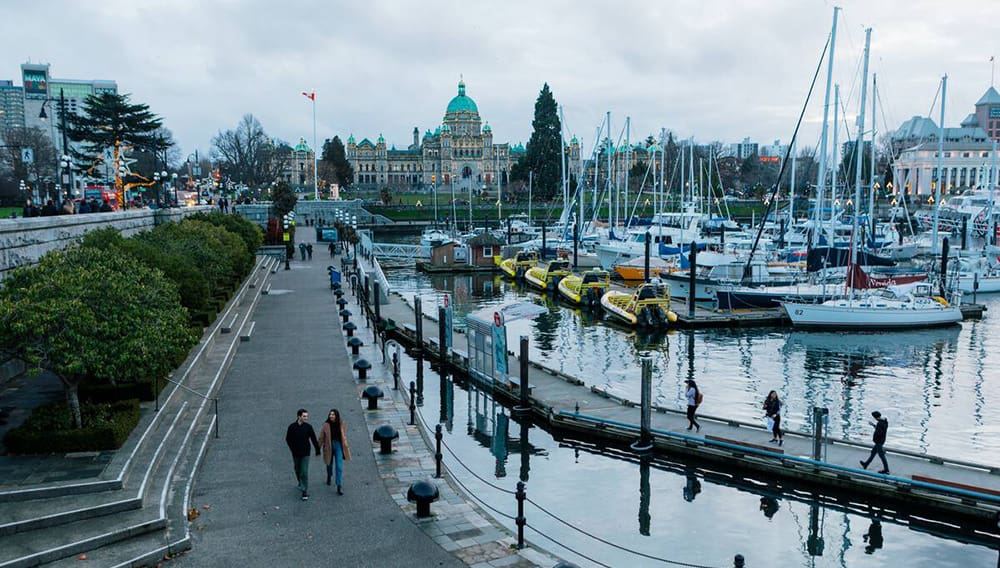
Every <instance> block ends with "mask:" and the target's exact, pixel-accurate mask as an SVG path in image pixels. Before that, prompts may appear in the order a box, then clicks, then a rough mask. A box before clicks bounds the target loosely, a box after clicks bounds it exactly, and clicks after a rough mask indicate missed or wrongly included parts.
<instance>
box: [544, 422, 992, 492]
mask: <svg viewBox="0 0 1000 568" xmlns="http://www.w3.org/2000/svg"><path fill="white" fill-rule="evenodd" d="M559 416H564V417H568V418H575V419H577V420H583V421H587V422H594V423H598V424H610V425H612V426H618V427H620V428H625V429H628V430H634V431H636V432H638V431H640V427H639V426H638V425H637V424H629V423H627V422H621V421H619V420H612V419H609V418H599V417H596V416H588V415H586V414H580V413H578V412H569V411H566V410H560V411H559ZM650 431H651V432H654V433H656V434H660V435H661V436H666V437H668V438H676V439H680V440H684V441H691V442H697V443H700V444H704V445H706V446H717V447H720V448H725V449H729V450H739V451H740V452H743V453H748V454H754V455H757V456H760V457H765V458H769V459H780V460H782V461H790V462H798V463H801V464H803V465H809V466H812V467H815V468H817V469H826V470H833V471H840V472H846V473H850V474H851V475H854V476H861V477H869V478H872V479H874V480H876V481H882V480H890V481H893V482H894V483H897V484H905V485H909V486H911V487H918V488H921V489H926V490H928V491H934V492H938V493H945V494H949V495H950V496H959V497H967V498H974V499H977V500H979V501H989V502H990V503H991V504H994V505H1000V496H995V495H990V494H988V493H978V492H976V491H969V490H966V489H958V488H955V487H948V486H945V485H937V484H935V483H927V482H925V481H916V480H913V479H907V478H905V477H899V476H895V475H885V474H876V473H874V472H870V471H867V470H864V469H858V468H855V467H848V466H843V465H838V464H833V463H828V462H823V461H818V460H813V459H809V458H803V457H799V456H793V455H787V454H776V453H774V452H769V451H766V450H758V449H755V448H752V447H749V446H741V445H737V444H730V443H727V442H719V441H716V440H709V439H705V438H700V437H697V436H689V435H686V434H681V433H679V432H671V431H669V430H663V429H660V428H651V429H650Z"/></svg>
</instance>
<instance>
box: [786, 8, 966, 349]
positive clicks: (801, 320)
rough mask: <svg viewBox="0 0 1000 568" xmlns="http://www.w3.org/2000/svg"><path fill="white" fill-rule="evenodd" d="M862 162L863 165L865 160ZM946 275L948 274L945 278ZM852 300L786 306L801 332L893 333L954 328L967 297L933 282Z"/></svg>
mask: <svg viewBox="0 0 1000 568" xmlns="http://www.w3.org/2000/svg"><path fill="white" fill-rule="evenodd" d="M870 45H871V28H869V29H867V30H865V51H864V68H863V69H864V70H863V71H862V75H861V76H862V82H861V110H860V111H859V113H858V128H857V132H858V135H857V142H856V144H855V151H856V152H857V153H858V154H857V156H858V157H860V155H861V154H860V152H861V147H862V141H863V126H864V116H865V97H866V95H867V86H868V84H867V81H868V58H869V53H870V52H869V49H870ZM859 161H860V160H859ZM854 191H855V198H854V199H855V203H859V204H860V203H861V195H860V194H861V168H856V177H855V185H854ZM860 240H861V239H860V225H859V215H854V231H853V237H852V241H853V242H852V243H851V245H852V246H851V262H850V266H851V267H852V268H855V269H856V266H857V263H858V252H859V246H860V244H859V241H860ZM945 254H947V252H945ZM944 276H945V275H944V274H942V277H944ZM848 288H849V290H848V295H847V297H846V298H840V299H835V300H827V301H825V302H822V303H819V304H806V303H799V302H782V304H781V306H782V308H783V309H784V310H785V312H786V313H787V314H788V317H789V319H790V320H791V321H792V325H793V326H796V327H812V328H839V329H845V328H849V329H870V330H889V329H905V328H919V327H932V326H938V325H952V324H955V323H958V322H960V321H962V310H961V303H962V293H961V292H956V293H955V294H954V295H953V298H952V300H951V301H948V300H947V299H945V298H944V297H942V296H933V295H932V288H931V285H930V284H929V283H927V282H917V283H912V284H906V285H900V286H889V287H887V288H885V289H882V290H879V291H878V292H868V293H861V294H856V293H855V289H854V287H853V283H852V282H850V281H849V282H848Z"/></svg>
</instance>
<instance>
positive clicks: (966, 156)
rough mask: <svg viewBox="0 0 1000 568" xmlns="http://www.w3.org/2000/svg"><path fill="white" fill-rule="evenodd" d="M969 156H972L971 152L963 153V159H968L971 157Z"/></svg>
mask: <svg viewBox="0 0 1000 568" xmlns="http://www.w3.org/2000/svg"><path fill="white" fill-rule="evenodd" d="M969 155H970V152H963V153H962V157H963V158H968V157H969Z"/></svg>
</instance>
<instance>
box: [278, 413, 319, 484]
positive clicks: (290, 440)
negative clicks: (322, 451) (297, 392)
mask: <svg viewBox="0 0 1000 568" xmlns="http://www.w3.org/2000/svg"><path fill="white" fill-rule="evenodd" d="M308 420H309V412H308V411H307V410H306V409H305V408H300V409H299V410H298V412H297V413H296V418H295V422H292V423H291V424H289V425H288V431H287V432H285V443H286V444H288V449H289V450H291V452H292V462H293V463H294V465H295V479H296V480H297V481H298V482H299V486H298V487H299V491H301V492H302V500H303V501H306V500H308V499H309V443H310V442H312V445H313V447H314V448H316V455H317V456H318V455H319V442H318V441H317V440H316V432H315V431H314V430H313V427H312V425H310V424H309V422H308Z"/></svg>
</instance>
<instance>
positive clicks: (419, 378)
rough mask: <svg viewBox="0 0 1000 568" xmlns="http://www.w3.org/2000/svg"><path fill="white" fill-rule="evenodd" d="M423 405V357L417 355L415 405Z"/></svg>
mask: <svg viewBox="0 0 1000 568" xmlns="http://www.w3.org/2000/svg"><path fill="white" fill-rule="evenodd" d="M423 405H424V359H423V357H417V406H423Z"/></svg>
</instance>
